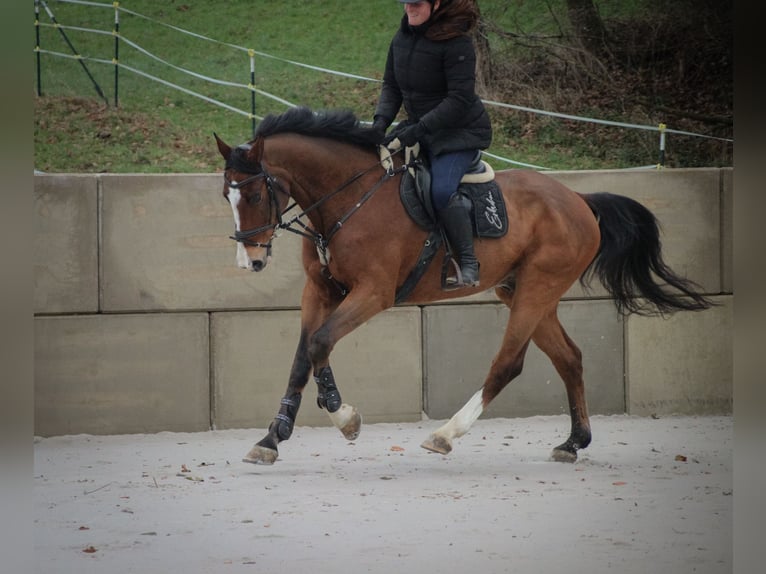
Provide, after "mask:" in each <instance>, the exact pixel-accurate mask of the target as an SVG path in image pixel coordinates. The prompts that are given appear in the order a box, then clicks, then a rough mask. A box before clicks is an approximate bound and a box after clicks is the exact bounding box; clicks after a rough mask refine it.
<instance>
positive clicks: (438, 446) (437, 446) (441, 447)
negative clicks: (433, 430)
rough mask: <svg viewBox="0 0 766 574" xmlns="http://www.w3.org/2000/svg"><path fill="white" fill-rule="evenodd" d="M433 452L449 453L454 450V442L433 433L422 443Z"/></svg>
mask: <svg viewBox="0 0 766 574" xmlns="http://www.w3.org/2000/svg"><path fill="white" fill-rule="evenodd" d="M420 446H421V447H423V448H424V449H426V450H430V451H431V452H438V453H439V454H449V453H450V452H451V451H452V443H451V442H450V441H449V440H447V439H446V438H444V437H441V436H437V435H435V434H432V435H431V436H429V437H428V438H427V439H426V440H424V441H423V443H422V444H421V445H420Z"/></svg>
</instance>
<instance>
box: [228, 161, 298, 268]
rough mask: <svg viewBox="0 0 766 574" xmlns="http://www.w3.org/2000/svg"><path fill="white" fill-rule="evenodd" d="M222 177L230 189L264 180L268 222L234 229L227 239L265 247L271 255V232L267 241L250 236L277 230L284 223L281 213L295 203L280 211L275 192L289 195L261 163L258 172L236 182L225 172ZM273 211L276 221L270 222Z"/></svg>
mask: <svg viewBox="0 0 766 574" xmlns="http://www.w3.org/2000/svg"><path fill="white" fill-rule="evenodd" d="M223 179H224V181H225V182H226V185H227V186H229V187H230V188H231V189H241V188H243V187H245V186H246V185H249V184H251V183H253V182H254V181H257V180H259V179H263V180H265V181H266V192H267V193H268V198H269V223H267V224H265V225H261V226H260V227H256V228H255V229H248V230H246V231H241V230H238V229H235V230H234V235H230V236H229V239H233V240H234V241H237V242H239V243H242V244H243V245H249V246H251V247H264V248H265V249H266V254H267V256H269V255H271V242H272V240H273V237H274V236H273V234H272V237H271V238H269V241H268V243H261V242H259V241H252V240H251V239H250V238H251V237H254V236H255V235H258V234H259V233H263V232H264V231H268V230H270V229H271V230H277V229H279V228H282V227H283V226H284V223H283V221H282V215H283V214H284V213H287V212H288V211H289V210H290V209H292V208H293V207H295V205H296V204H295V203H294V204H292V205H291V206H289V207H287V208H286V209H285V210H284V211H280V209H279V201H278V200H277V193H276V192H277V191H280V192H282V193H283V194H285V195H286V196H287V197H288V198H289V197H290V195H289V194H288V193H287V192H286V191H285V190H284V189H282V186H280V185H279V182H278V181H277V178H275V177H274V176H272V175H271V174H270V173H269V172H268V171H266V169H265V168H264V167H263V165H262V164H259V169H258V173H256V174H254V175H251V176H250V177H247V178H245V179H243V180H242V181H236V182H235V181H231V180H230V179H229V177H228V176H227V175H226V173H224V174H223ZM274 213H276V223H272V219H274Z"/></svg>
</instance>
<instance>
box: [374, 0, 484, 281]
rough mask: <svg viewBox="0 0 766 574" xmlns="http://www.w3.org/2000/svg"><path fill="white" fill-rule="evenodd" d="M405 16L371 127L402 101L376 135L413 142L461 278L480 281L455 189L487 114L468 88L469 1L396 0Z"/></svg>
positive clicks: (466, 212)
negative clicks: (422, 156)
mask: <svg viewBox="0 0 766 574" xmlns="http://www.w3.org/2000/svg"><path fill="white" fill-rule="evenodd" d="M399 2H400V3H402V4H404V12H405V14H404V16H403V18H402V22H401V25H400V27H399V30H398V31H397V32H396V34H395V35H394V37H393V39H392V41H391V45H390V46H389V50H388V57H387V60H386V69H385V73H384V75H383V87H382V89H381V92H380V98H379V100H378V105H377V107H376V109H375V115H374V121H373V127H374V128H376V129H378V130H379V131H381V133H382V134H385V131H386V129H387V128H388V127H389V126H390V125H391V123H392V122H393V121H394V119H395V118H396V115H397V114H398V113H399V110H400V108H401V106H402V105H404V110H405V112H406V113H407V119H406V120H405V121H402V122H400V123H399V125H398V126H397V127H396V128H395V129H394V130H392V132H391V133H390V134H388V135H387V136H385V138H384V139H383V141H384V143H390V142H391V141H392V140H393V139H395V138H399V141H400V142H401V143H402V145H403V146H412V145H414V144H415V142H420V144H421V148H422V149H424V150H425V152H426V154H427V157H428V159H429V162H430V165H431V178H432V179H431V195H432V198H433V202H434V206H435V207H436V210H437V217H438V218H439V220H440V221H441V222H442V225H443V226H444V228H445V231H446V233H447V238H448V239H449V242H450V244H451V245H452V248H453V250H454V251H455V252H456V253H457V256H458V258H459V260H460V271H461V275H462V280H463V281H462V283H460V282H459V278H451V281H450V280H448V283H450V282H451V283H452V288H456V287H464V286H465V287H475V286H477V285H479V262H478V261H477V260H476V257H475V255H474V251H473V224H472V222H471V219H470V201H469V200H468V199H467V198H466V197H464V196H463V195H462V194H458V193H456V191H457V188H458V185H459V183H460V179H461V178H462V177H463V175H464V174H465V172H466V171H467V169H468V167H469V166H470V165H471V163H472V161H473V159H474V158H475V157H476V154H477V152H478V150H480V149H486V148H488V147H489V145H490V143H491V141H492V126H491V124H490V120H489V116H488V114H487V111H486V110H485V109H484V105H483V104H482V102H481V100H480V99H479V97H478V96H477V95H476V93H475V83H476V53H475V51H474V46H473V41H472V39H471V36H470V33H471V31H472V30H473V29H474V27H475V26H476V24H477V21H478V16H479V13H478V9H477V8H476V4H475V0H399Z"/></svg>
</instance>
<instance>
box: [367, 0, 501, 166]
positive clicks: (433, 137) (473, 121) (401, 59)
mask: <svg viewBox="0 0 766 574" xmlns="http://www.w3.org/2000/svg"><path fill="white" fill-rule="evenodd" d="M427 25H428V23H426V24H424V25H423V26H419V27H417V28H413V27H411V26H410V25H409V24H408V23H407V16H406V15H405V16H404V17H403V18H402V23H401V26H400V28H399V30H398V31H397V32H396V34H395V35H394V37H393V39H392V40H391V45H390V46H389V50H388V59H387V61H386V70H385V73H384V75H383V88H382V89H381V93H380V99H379V100H378V106H377V108H376V110H375V118H376V119H377V118H378V117H380V118H383V119H384V120H385V122H386V124H387V125H390V124H391V122H393V120H394V119H395V118H396V115H397V113H398V112H399V109H400V108H401V106H402V105H404V109H405V111H406V113H407V121H405V122H402V123H401V124H399V128H402V127H404V126H405V125H409V124H411V123H416V122H422V124H423V126H424V127H425V128H426V134H425V136H423V138H422V139H421V143H423V145H425V146H426V147H427V148H428V149H429V150H430V151H431V152H432V153H434V154H435V155H439V154H441V153H444V152H448V151H458V150H464V149H486V148H488V147H489V145H490V143H491V141H492V126H491V124H490V120H489V116H488V115H487V111H486V110H485V109H484V104H482V102H481V100H480V99H479V97H478V96H477V95H476V93H475V91H474V88H475V66H476V52H475V51H474V47H473V41H472V40H471V37H470V36H468V35H463V36H457V37H454V38H451V39H449V40H443V41H432V40H429V39H428V38H426V37H425V35H424V31H425V30H424V27H425V26H427Z"/></svg>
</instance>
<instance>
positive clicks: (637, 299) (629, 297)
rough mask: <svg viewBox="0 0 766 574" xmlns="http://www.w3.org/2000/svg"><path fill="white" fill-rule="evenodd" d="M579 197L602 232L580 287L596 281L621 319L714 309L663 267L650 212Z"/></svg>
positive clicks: (621, 200)
mask: <svg viewBox="0 0 766 574" xmlns="http://www.w3.org/2000/svg"><path fill="white" fill-rule="evenodd" d="M581 195H582V197H583V199H585V201H586V202H587V204H588V205H589V206H590V208H591V210H593V213H594V214H595V215H596V217H597V218H598V220H599V228H600V229H601V245H600V247H599V251H598V253H597V254H596V257H595V258H594V259H593V261H592V262H591V264H590V265H589V266H588V268H587V269H586V270H585V272H584V273H583V275H582V276H581V277H580V283H581V284H582V285H583V287H587V286H588V284H589V283H590V281H591V279H592V278H593V276H594V275H596V276H598V278H599V280H600V281H601V283H602V284H603V285H604V287H605V288H606V290H607V291H608V292H609V293H610V294H611V295H612V297H614V299H615V305H617V310H618V311H619V312H620V313H621V314H623V315H627V314H629V313H635V314H638V315H666V314H671V313H674V312H676V311H701V310H704V309H708V308H710V307H712V306H714V303H713V302H712V301H710V300H709V299H707V298H706V297H704V296H703V295H701V294H700V293H699V291H698V290H699V289H700V286H699V285H697V284H696V283H694V282H692V281H690V280H688V279H684V278H683V277H679V276H678V275H676V274H675V273H674V272H673V270H672V269H670V267H668V266H667V265H666V264H665V262H664V261H663V259H662V244H661V242H660V230H659V225H658V223H657V219H656V218H655V217H654V214H652V212H651V211H649V210H648V209H647V208H646V207H644V206H643V205H641V204H640V203H639V202H637V201H635V200H633V199H630V198H629V197H624V196H621V195H615V194H612V193H592V194H581ZM658 280H659V281H658ZM669 287H670V288H672V290H671V289H668V288H669ZM642 298H643V299H644V300H645V301H642V300H641V299H642ZM647 302H648V304H647Z"/></svg>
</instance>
